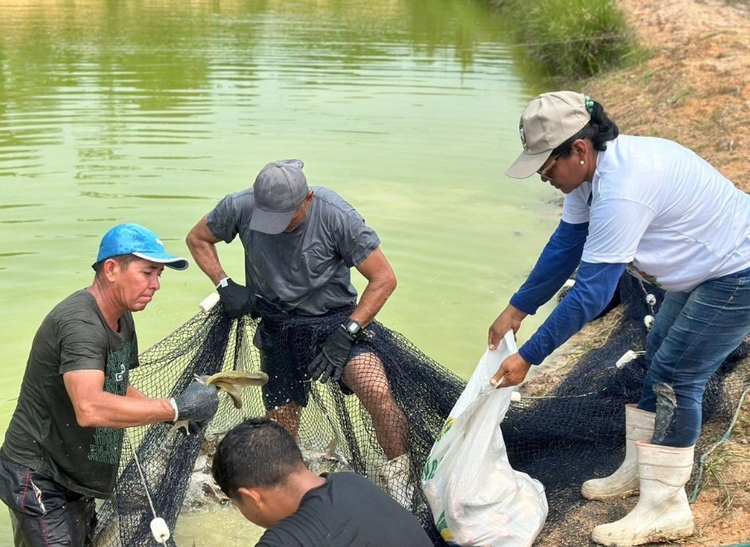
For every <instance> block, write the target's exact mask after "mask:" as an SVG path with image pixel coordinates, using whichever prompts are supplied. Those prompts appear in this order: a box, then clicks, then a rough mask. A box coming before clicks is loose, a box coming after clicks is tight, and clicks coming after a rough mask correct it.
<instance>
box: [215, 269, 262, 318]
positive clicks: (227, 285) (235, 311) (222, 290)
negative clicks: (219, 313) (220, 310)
mask: <svg viewBox="0 0 750 547" xmlns="http://www.w3.org/2000/svg"><path fill="white" fill-rule="evenodd" d="M216 290H217V291H218V292H219V298H220V299H221V303H222V304H223V305H224V311H226V312H227V315H228V316H229V317H231V318H232V319H237V318H238V317H242V316H243V315H247V314H249V313H252V311H253V310H254V309H255V302H256V301H257V300H258V297H257V296H255V295H254V294H253V291H251V290H250V289H248V288H247V287H243V286H242V285H238V284H237V283H235V282H234V281H232V280H231V279H230V278H227V279H226V280H224V281H222V282H221V283H220V284H219V286H218V287H217V288H216Z"/></svg>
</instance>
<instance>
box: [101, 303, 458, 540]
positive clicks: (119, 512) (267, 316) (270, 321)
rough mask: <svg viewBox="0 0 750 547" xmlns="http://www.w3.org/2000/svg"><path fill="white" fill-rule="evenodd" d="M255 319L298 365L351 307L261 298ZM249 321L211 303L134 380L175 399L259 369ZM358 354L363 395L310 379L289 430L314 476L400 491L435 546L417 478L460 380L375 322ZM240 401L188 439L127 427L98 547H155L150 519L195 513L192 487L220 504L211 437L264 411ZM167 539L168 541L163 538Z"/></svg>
mask: <svg viewBox="0 0 750 547" xmlns="http://www.w3.org/2000/svg"><path fill="white" fill-rule="evenodd" d="M257 311H258V312H259V313H260V315H261V316H262V317H263V322H264V323H265V328H266V329H272V330H273V331H274V333H275V335H276V336H277V337H280V338H277V339H283V340H285V342H286V343H287V344H288V345H289V346H290V348H291V351H292V353H293V354H294V356H295V358H296V359H297V360H299V362H302V363H306V362H308V361H309V360H310V358H311V357H312V355H313V354H314V353H315V351H316V349H317V348H318V347H319V345H320V344H321V343H322V342H323V340H325V338H326V337H327V335H328V334H330V333H331V332H332V331H333V329H335V328H339V326H340V325H341V324H342V323H343V322H344V321H345V319H346V318H347V317H348V316H349V313H350V311H351V310H342V311H341V312H340V313H335V314H330V315H327V316H324V317H318V318H311V317H302V316H294V315H289V314H286V313H284V312H282V311H279V310H278V309H276V308H275V307H273V306H270V305H268V304H266V303H263V302H261V303H259V305H258V308H257ZM258 324H259V320H258V319H252V318H250V317H245V318H242V319H240V320H235V321H232V320H229V319H228V318H227V316H226V315H225V314H224V312H223V308H222V306H221V305H220V304H219V305H217V306H215V307H214V308H212V309H210V310H209V311H203V312H201V313H199V314H197V315H196V316H195V317H193V318H192V319H191V320H190V321H188V322H187V323H185V324H184V325H182V326H181V327H180V328H178V329H177V330H176V331H175V332H173V333H172V334H170V335H169V336H167V337H166V338H165V339H164V340H162V341H160V342H159V343H157V344H155V345H154V346H153V347H151V348H150V349H149V350H147V351H146V352H145V353H144V354H143V355H141V357H140V366H139V367H138V368H137V369H135V370H133V371H132V373H131V382H132V384H133V385H134V386H136V387H137V388H138V389H140V390H141V391H143V392H144V393H146V394H147V395H149V396H151V397H172V396H174V395H175V394H179V393H180V392H181V391H182V390H184V389H185V387H187V385H188V384H189V383H190V382H191V381H193V378H194V376H195V375H207V374H208V375H210V374H214V373H216V372H220V371H229V370H239V371H258V370H260V367H261V362H260V355H259V350H258V348H257V347H256V344H257V343H258V342H257V339H255V333H256V330H257V328H258ZM357 347H358V351H359V355H358V357H357V358H358V359H359V360H360V369H361V370H362V371H363V376H364V378H361V379H360V384H361V385H362V386H363V387H362V389H361V390H360V391H359V392H358V393H360V395H361V397H358V396H356V395H352V394H351V393H350V392H349V390H348V389H346V386H343V387H344V389H343V390H342V385H340V384H339V383H336V382H327V383H325V384H322V383H320V382H309V381H308V382H307V387H308V390H309V401H308V404H307V405H306V407H305V408H304V410H303V412H302V414H301V416H300V420H299V429H298V432H297V437H298V441H299V444H300V446H301V448H302V451H303V454H304V455H305V457H306V459H307V460H308V465H310V467H311V468H312V469H313V470H315V471H336V470H351V471H354V472H356V473H360V474H362V475H365V476H367V477H369V478H370V479H371V480H373V481H374V482H375V483H377V484H379V485H380V486H381V487H382V488H383V489H384V490H386V491H387V492H389V493H392V494H394V495H401V496H403V495H404V494H408V496H407V497H408V498H409V500H408V503H407V505H409V508H410V509H411V510H412V511H413V512H414V513H415V514H416V515H417V516H418V518H419V519H420V520H421V522H423V523H424V525H425V527H426V529H427V530H428V533H430V534H431V535H432V536H433V537H435V541H436V542H439V541H440V540H439V536H437V532H436V531H435V529H434V526H433V525H432V521H431V514H430V512H429V508H428V507H427V504H426V500H425V498H424V495H423V494H422V491H421V489H420V488H419V477H420V476H421V472H422V467H423V466H424V463H425V461H426V458H427V455H428V454H429V452H430V449H431V448H432V445H433V443H434V442H435V438H436V436H437V434H438V432H439V431H440V428H441V427H442V425H443V422H444V420H445V418H446V417H447V415H448V412H449V411H450V409H451V408H452V406H453V404H454V402H455V401H456V399H457V398H458V396H459V395H460V393H461V391H462V390H463V387H464V385H465V382H464V380H462V379H460V378H459V377H458V376H456V375H455V374H453V373H452V372H450V371H448V370H447V369H445V368H443V367H441V366H440V365H439V364H438V363H436V362H435V361H434V360H432V359H430V358H429V357H427V356H426V355H425V354H424V353H422V352H421V351H419V350H418V349H417V348H416V347H415V346H414V345H413V344H411V343H410V342H409V341H408V340H407V339H406V338H404V337H403V336H402V335H400V334H398V333H395V332H393V331H391V330H389V329H387V328H385V327H384V326H383V325H381V324H380V323H378V322H377V321H375V322H373V323H371V324H370V325H369V326H368V327H367V328H366V329H365V331H364V334H363V337H362V338H361V339H360V341H359V343H358V344H357ZM381 367H382V368H381ZM380 370H384V372H385V374H386V376H387V378H388V383H389V384H390V392H391V394H392V395H391V396H392V398H393V400H394V401H395V404H396V407H395V409H396V410H395V411H394V410H393V409H394V407H393V405H389V404H383V403H388V402H389V401H388V399H389V398H390V396H389V395H388V393H387V392H384V391H383V389H382V382H381V381H380V380H379V371H380ZM240 396H241V399H242V408H240V409H237V408H235V405H234V404H233V402H232V401H231V400H230V398H229V397H226V396H222V395H220V397H219V398H220V400H221V404H220V407H219V410H218V412H217V414H216V416H215V417H214V419H213V420H212V421H211V423H210V424H209V425H208V426H207V427H202V428H195V430H194V431H193V432H192V434H190V435H186V434H185V432H184V431H183V430H176V429H175V428H174V427H172V426H171V425H170V424H156V425H152V426H150V427H143V428H134V429H130V430H128V433H127V435H126V439H127V440H126V442H125V443H124V448H123V455H122V458H121V464H120V465H121V475H120V477H119V479H118V481H117V484H116V487H115V493H114V496H113V497H112V498H111V499H110V500H107V501H106V502H104V503H103V504H102V506H101V507H100V508H99V510H98V519H99V522H98V524H97V527H96V529H95V532H94V538H95V539H94V545H95V546H96V547H105V546H107V547H109V546H112V547H115V546H117V547H120V546H123V547H137V546H141V545H143V546H146V545H148V546H151V545H154V537H153V535H152V533H151V529H150V523H151V521H152V519H153V518H154V516H155V515H158V516H159V517H161V518H163V519H164V520H165V521H166V523H167V525H168V527H169V529H170V530H174V525H175V523H176V520H177V516H178V514H179V512H180V510H189V508H190V507H189V506H190V505H200V501H199V500H196V491H197V492H199V494H198V495H199V496H205V497H208V498H214V499H220V498H221V493H220V492H219V491H218V489H217V488H216V487H215V485H213V483H212V481H211V480H210V476H209V472H208V470H209V469H210V458H211V456H212V455H213V452H214V450H215V446H216V444H217V441H218V439H219V438H220V437H221V436H222V434H223V433H224V432H226V431H227V430H229V429H230V428H231V427H232V426H234V425H236V424H238V423H240V422H241V421H242V420H244V419H245V418H248V417H253V416H262V415H264V414H265V413H266V408H265V405H264V402H263V394H262V390H261V389H260V388H244V389H242V390H241V391H240ZM363 401H365V402H366V403H367V404H368V406H371V407H374V408H385V409H386V412H385V413H381V414H379V415H377V416H376V420H378V423H379V424H384V425H383V426H382V427H380V428H376V427H375V426H374V424H373V420H372V419H371V417H370V413H369V412H368V410H367V408H366V407H365V406H364V405H363ZM401 409H403V410H401ZM376 429H377V430H376ZM380 431H386V434H380V439H379V432H380ZM391 444H396V445H398V444H402V445H403V446H405V447H408V450H409V457H408V458H406V459H403V458H401V461H405V462H406V465H407V469H406V470H405V472H402V473H401V474H399V473H394V472H392V471H389V469H388V459H389V458H388V457H386V451H385V450H384V448H385V449H386V450H387V451H388V452H391V453H393V452H394V450H395V451H396V452H398V449H397V448H395V447H394V446H391ZM392 455H393V454H392ZM196 467H197V468H198V469H196ZM196 482H197V483H198V484H197V485H196V484H195V483H196ZM144 485H145V487H146V488H147V490H146V488H144ZM394 490H395V491H398V492H395V491H394ZM146 491H148V493H149V496H150V499H149V497H147V495H146ZM166 543H167V544H168V545H174V542H173V541H172V539H169V540H167V542H166Z"/></svg>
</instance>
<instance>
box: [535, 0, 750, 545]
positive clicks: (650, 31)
mask: <svg viewBox="0 0 750 547" xmlns="http://www.w3.org/2000/svg"><path fill="white" fill-rule="evenodd" d="M617 1H618V5H619V6H620V7H621V8H622V9H623V10H624V12H625V13H626V15H627V17H628V19H629V21H630V23H631V24H632V26H633V28H634V30H635V31H636V32H637V34H638V38H639V41H640V42H641V44H643V45H644V46H645V47H647V48H648V50H649V52H648V56H647V58H646V59H645V60H644V61H643V62H641V63H639V64H638V65H637V66H634V67H631V68H628V69H624V70H620V71H617V72H614V73H612V74H608V75H606V76H604V77H602V76H599V77H597V78H596V79H594V80H591V81H588V82H584V84H583V86H582V91H583V92H585V93H587V94H588V95H590V96H591V97H592V98H594V99H595V100H597V101H599V102H600V103H601V104H603V105H604V107H605V110H606V111H607V112H608V114H609V115H610V117H611V118H612V119H613V120H615V121H616V122H617V124H618V125H619V127H620V130H621V131H622V132H623V133H628V134H636V135H651V136H659V137H664V138H668V139H673V140H676V141H678V142H680V143H682V144H683V145H685V146H688V147H689V148H692V149H693V150H695V151H696V152H697V153H698V154H700V155H701V156H702V157H703V158H705V159H706V160H708V161H709V162H710V163H711V164H713V165H714V166H715V167H716V168H717V169H719V171H721V172H722V173H723V174H724V175H725V176H727V177H728V178H729V179H731V180H732V181H733V182H734V183H735V184H736V185H737V186H738V187H739V188H741V189H742V190H744V191H750V3H742V2H724V1H714V0H706V1H696V0H617ZM744 1H745V2H747V0H744ZM748 221H749V222H750V219H748ZM605 320H606V318H605ZM602 328H605V327H603V326H602V325H601V324H600V323H599V324H597V323H596V322H595V323H592V324H591V325H589V326H587V328H586V329H584V331H582V332H581V333H579V335H577V336H576V337H575V338H574V339H572V340H571V341H570V342H569V344H568V348H567V350H568V351H569V352H572V354H575V346H576V344H585V345H587V346H590V341H591V338H592V337H593V338H595V337H596V330H597V329H602ZM746 387H747V384H746ZM706 470H707V472H706V474H705V477H704V481H703V482H704V485H703V489H702V490H701V492H700V494H699V495H698V497H697V499H696V502H695V503H694V504H693V505H692V510H693V514H694V515H695V519H696V532H695V534H694V536H693V537H692V538H690V539H687V540H681V541H675V542H672V543H660V544H658V545H683V546H689V547H717V546H725V545H738V544H742V543H746V542H747V543H748V544H750V402H748V401H747V400H746V401H745V403H744V405H743V409H742V411H741V412H740V413H739V417H738V421H737V423H736V425H735V427H734V429H733V432H732V435H731V436H730V437H729V439H728V440H727V441H726V442H725V443H723V444H722V445H721V446H720V447H718V448H716V449H715V450H714V451H713V452H711V454H710V455H709V456H708V457H707V459H706ZM636 501H637V498H631V499H630V500H628V501H624V502H618V504H617V507H615V508H613V507H612V506H608V505H607V504H606V503H604V502H591V503H588V504H585V506H584V508H583V509H582V510H581V512H580V513H579V514H575V515H571V519H572V520H574V521H575V522H576V523H577V524H578V525H580V526H581V528H587V529H588V530H591V529H593V527H594V526H596V525H597V524H601V523H603V522H611V521H612V520H617V518H621V517H622V516H624V514H626V513H627V511H629V510H630V509H631V508H632V507H633V506H634V505H635V503H636ZM617 512H621V513H622V514H617V515H615V517H616V518H612V519H608V518H607V517H608V516H610V517H611V516H613V515H614V514H615V513H617ZM543 535H544V534H543ZM540 539H542V536H540ZM537 544H539V543H538V542H537V543H536V544H535V545H537ZM543 545H545V546H547V545H549V546H552V545H555V546H557V545H560V546H567V545H570V546H571V547H572V546H576V547H580V546H581V545H586V543H585V542H584V543H581V539H580V538H578V539H575V540H572V539H570V538H566V537H563V536H561V535H558V534H552V535H548V536H547V537H546V538H545V540H544V542H543ZM590 545H594V544H593V543H590ZM652 545H656V544H652Z"/></svg>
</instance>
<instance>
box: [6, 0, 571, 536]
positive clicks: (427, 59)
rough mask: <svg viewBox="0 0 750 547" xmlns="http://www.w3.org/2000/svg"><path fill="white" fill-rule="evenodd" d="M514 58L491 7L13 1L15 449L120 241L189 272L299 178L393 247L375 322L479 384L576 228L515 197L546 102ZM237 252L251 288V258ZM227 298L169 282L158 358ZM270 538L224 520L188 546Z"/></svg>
mask: <svg viewBox="0 0 750 547" xmlns="http://www.w3.org/2000/svg"><path fill="white" fill-rule="evenodd" d="M511 49H512V46H511V45H510V44H508V42H507V37H506V35H505V33H504V31H503V25H502V22H501V21H498V20H497V19H496V18H495V16H494V15H493V13H492V12H491V11H490V9H489V8H488V7H487V6H486V5H485V4H484V3H483V2H481V1H470V0H450V1H444V0H390V1H386V2H382V3H372V2H365V1H363V0H335V1H325V0H321V1H313V0H299V1H295V2H289V1H284V2H282V1H241V0H232V1H223V0H222V1H219V0H215V1H192V2H189V1H188V2H186V1H177V0H162V1H158V2H157V1H149V0H144V1H139V2H135V1H128V0H122V1H114V0H111V1H104V0H78V1H63V0H46V1H40V2H33V3H32V2H23V1H21V0H15V1H14V0H10V1H8V0H0V326H1V327H2V328H0V358H1V359H2V364H3V366H2V369H1V370H0V433H2V432H3V431H4V430H5V428H6V426H7V423H8V421H9V419H10V416H11V413H12V411H13V409H14V407H15V400H16V397H17V395H18V390H19V386H20V382H21V377H22V374H23V371H24V367H25V362H26V357H27V355H28V351H29V347H30V344H31V340H32V337H33V336H34V333H35V331H36V328H37V327H38V325H39V323H40V322H41V320H42V318H43V317H44V316H45V315H46V313H47V312H48V311H49V310H50V309H51V308H52V307H53V306H54V305H55V304H56V303H57V302H58V301H60V300H61V299H62V298H64V297H65V296H67V295H68V294H69V293H71V292H73V291H74V290H76V289H79V288H83V287H85V286H87V285H88V284H89V283H90V282H91V279H92V276H93V272H92V271H91V269H90V265H91V263H92V262H93V260H94V257H95V255H96V251H97V247H98V243H99V239H100V237H101V235H102V234H103V233H104V232H105V231H106V230H107V229H109V228H110V227H111V226H112V225H114V224H116V223H120V222H137V223H141V224H144V225H146V226H148V227H149V228H151V229H153V230H154V231H156V232H157V233H158V234H159V235H160V236H161V237H162V239H163V240H164V241H165V244H166V246H167V248H168V249H169V250H170V251H172V252H174V253H178V254H183V255H184V256H188V255H187V253H188V251H187V248H186V246H185V244H184V238H185V235H186V234H187V232H188V230H189V229H190V228H191V227H192V226H193V225H194V224H195V223H196V222H197V221H198V220H199V219H200V218H201V217H202V216H203V215H204V214H205V213H207V212H208V211H209V210H210V209H211V208H212V207H213V206H214V205H215V203H216V202H217V201H218V200H219V199H220V198H221V197H223V196H224V195H225V194H227V193H230V192H234V191H237V190H240V189H242V188H244V187H247V186H249V185H251V184H252V181H253V179H254V177H255V175H256V174H257V172H258V170H259V169H260V168H261V167H262V166H263V165H265V164H266V163H267V162H269V161H272V160H276V159H282V158H300V159H302V160H303V161H304V162H305V172H306V174H307V177H308V180H309V182H310V184H313V185H322V186H329V187H331V188H333V189H335V190H336V191H338V192H339V193H340V194H341V195H342V196H344V197H345V199H347V200H348V201H349V202H350V203H352V204H353V205H354V206H355V207H356V208H357V209H359V211H360V212H361V213H362V214H363V215H364V217H365V219H366V220H367V222H368V223H369V224H370V225H371V226H373V227H374V228H375V229H376V231H377V232H378V234H379V235H380V237H381V239H382V248H383V250H384V252H385V254H386V256H387V257H388V258H389V260H390V261H391V263H392V265H393V267H394V270H395V271H396V274H397V276H398V279H399V286H398V289H397V290H396V292H395V293H394V295H393V296H392V297H391V299H390V300H389V301H388V303H387V305H386V306H385V308H384V309H383V311H382V312H381V313H380V315H379V316H378V319H379V320H380V321H382V322H383V323H384V324H386V325H387V326H389V327H390V328H392V329H394V330H396V331H399V332H401V333H403V334H404V335H406V336H407V337H408V338H409V339H410V340H411V341H412V342H414V343H415V344H416V345H417V346H418V347H419V348H420V349H421V350H422V351H424V352H425V353H427V354H428V355H430V356H431V357H433V358H434V359H436V360H437V361H438V362H440V363H441V364H443V365H444V366H446V367H448V368H450V369H452V370H454V371H455V372H457V373H458V374H460V375H461V376H463V377H465V378H468V377H469V375H470V374H471V372H472V370H473V368H474V366H475V364H476V363H477V361H478V359H479V357H480V356H481V354H482V353H483V351H484V349H485V344H486V336H487V335H486V333H487V329H488V327H489V325H490V323H491V322H492V321H493V320H494V318H495V317H496V316H497V314H498V313H499V312H500V311H501V310H502V308H503V306H504V305H505V304H506V303H507V301H508V298H509V297H510V295H511V294H512V293H513V291H514V290H515V289H516V288H517V287H518V285H519V284H520V283H521V282H522V281H523V279H524V278H525V277H526V275H527V274H528V272H529V270H530V269H531V267H532V266H533V263H534V261H535V259H536V257H537V255H538V252H539V250H540V249H541V247H542V246H543V245H544V243H545V242H546V240H547V239H548V237H549V235H550V234H551V232H552V230H553V228H554V226H555V225H556V224H557V222H558V219H559V206H558V200H557V196H556V194H555V192H554V191H553V190H552V189H551V188H549V187H548V186H547V185H545V184H543V183H541V182H540V181H539V179H538V178H532V179H529V180H525V181H515V180H511V179H508V178H506V177H505V175H504V171H505V169H506V168H507V167H508V165H509V164H510V163H511V162H512V161H513V159H514V158H515V156H516V155H517V154H518V152H519V151H520V143H519V139H518V133H517V124H518V117H519V115H520V113H521V111H522V109H523V107H524V105H525V104H526V102H527V101H528V100H529V98H531V96H533V95H535V94H536V93H535V92H533V91H532V90H531V85H532V84H529V83H528V82H525V81H524V80H523V79H522V77H521V74H522V72H521V69H520V68H519V67H517V66H516V65H515V61H514V60H513V56H512V55H511ZM219 252H220V257H221V259H222V262H223V263H224V264H225V266H226V269H227V270H228V271H229V272H230V273H231V274H232V275H234V276H235V277H237V278H241V277H242V264H243V262H242V249H241V247H240V246H239V244H238V243H235V244H231V245H221V246H220V247H219ZM355 284H356V285H357V287H358V288H359V289H360V290H361V289H362V288H363V286H364V284H363V282H362V279H361V278H359V277H357V274H356V273H355ZM212 290H213V287H212V285H211V283H210V282H209V281H208V279H207V278H206V277H205V276H204V275H203V274H202V273H201V271H200V270H199V269H198V268H197V267H195V266H194V265H193V267H191V268H190V269H188V270H187V271H185V272H174V271H171V270H168V271H166V272H165V274H164V275H163V277H162V290H161V291H160V292H159V293H157V295H156V298H155V299H154V301H153V302H152V303H151V304H150V305H149V307H148V308H147V309H146V310H145V311H144V312H141V313H139V314H137V315H136V323H137V326H138V333H139V338H140V343H141V347H142V349H145V348H147V347H149V346H150V345H152V344H153V343H155V342H157V341H158V340H160V339H161V338H163V337H164V336H165V335H166V334H168V333H169V332H171V331H172V330H174V329H175V328H176V327H177V326H179V325H181V324H182V323H183V322H184V321H186V320H187V319H188V318H189V317H191V316H192V315H194V314H195V313H196V312H197V311H198V308H197V306H198V303H199V302H200V300H202V299H203V298H204V297H205V296H206V295H207V294H209V293H210V292H211V291H212ZM547 312H548V310H543V312H542V313H540V314H539V315H538V316H537V317H533V318H530V319H529V320H528V321H527V325H525V327H524V329H523V330H522V331H521V332H520V333H519V340H520V341H523V340H525V339H526V338H527V337H528V336H529V335H530V334H531V333H532V332H533V328H534V327H535V326H536V325H538V324H539V322H540V321H541V320H542V319H543V316H544V315H545V314H546V313H547ZM257 533H258V530H257V529H256V528H255V527H254V526H252V525H250V524H249V523H247V522H246V521H244V520H243V519H242V517H241V516H240V515H239V513H238V512H236V511H235V510H233V509H231V508H225V509H218V508H217V510H216V511H211V512H205V513H187V514H184V515H183V516H181V517H180V521H179V523H178V527H177V533H176V538H177V542H178V545H187V546H190V545H193V543H195V545H196V546H197V547H200V546H201V545H222V546H225V547H227V546H234V545H237V546H240V545H241V546H246V545H251V544H253V542H252V538H254V537H256V535H257ZM9 544H11V534H10V525H9V521H8V517H7V513H6V511H5V510H4V508H3V509H2V510H0V545H9Z"/></svg>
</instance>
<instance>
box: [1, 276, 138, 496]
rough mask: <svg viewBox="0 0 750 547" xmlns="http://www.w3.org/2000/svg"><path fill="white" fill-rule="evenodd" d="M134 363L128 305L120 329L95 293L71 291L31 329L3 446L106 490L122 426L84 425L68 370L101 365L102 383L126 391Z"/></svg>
mask: <svg viewBox="0 0 750 547" xmlns="http://www.w3.org/2000/svg"><path fill="white" fill-rule="evenodd" d="M137 365H138V341H137V339H136V335H135V325H134V323H133V317H132V315H131V314H130V312H126V313H124V314H123V316H122V317H121V318H120V332H115V331H113V330H112V329H111V328H110V327H109V325H107V322H106V320H105V319H104V316H103V315H102V313H101V311H100V310H99V306H98V305H97V303H96V300H95V299H94V297H93V296H92V295H91V293H89V292H87V291H85V290H81V291H78V292H75V293H73V294H72V295H70V296H69V297H68V298H66V299H65V300H63V301H62V302H60V303H59V304H58V305H57V306H55V308H54V309H53V310H52V311H51V312H50V313H49V314H48V315H47V317H45V318H44V321H42V324H41V326H40V327H39V330H38V331H37V333H36V336H34V341H33V343H32V345H31V352H30V354H29V361H28V364H27V365H26V372H25V374H24V377H23V382H22V383H21V393H20V395H19V396H18V403H17V404H16V410H15V412H14V414H13V417H12V418H11V421H10V424H9V426H8V430H7V431H6V433H5V443H4V444H3V447H2V452H3V453H4V454H5V455H6V456H7V457H9V458H10V459H12V460H14V461H16V462H17V463H20V464H23V465H25V466H26V467H29V468H31V469H34V470H36V471H39V472H41V473H44V474H46V475H48V476H50V477H52V478H53V479H54V480H55V481H57V482H58V483H60V484H62V485H63V486H65V487H66V488H68V489H70V490H73V491H75V492H79V493H81V494H85V495H87V496H95V497H107V496H108V495H109V494H111V493H112V489H113V488H114V484H115V479H116V478H117V469H118V465H119V463H120V454H121V452H122V439H123V430H122V429H112V428H109V427H81V426H79V425H78V423H77V421H76V415H75V410H74V409H73V403H72V402H71V401H70V397H69V396H68V392H67V390H66V389H65V384H64V382H63V374H64V373H66V372H69V371H73V370H102V371H104V390H105V391H108V392H109V393H114V394H116V395H125V393H126V391H127V388H128V385H129V372H130V370H131V369H132V368H134V367H135V366H137Z"/></svg>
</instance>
